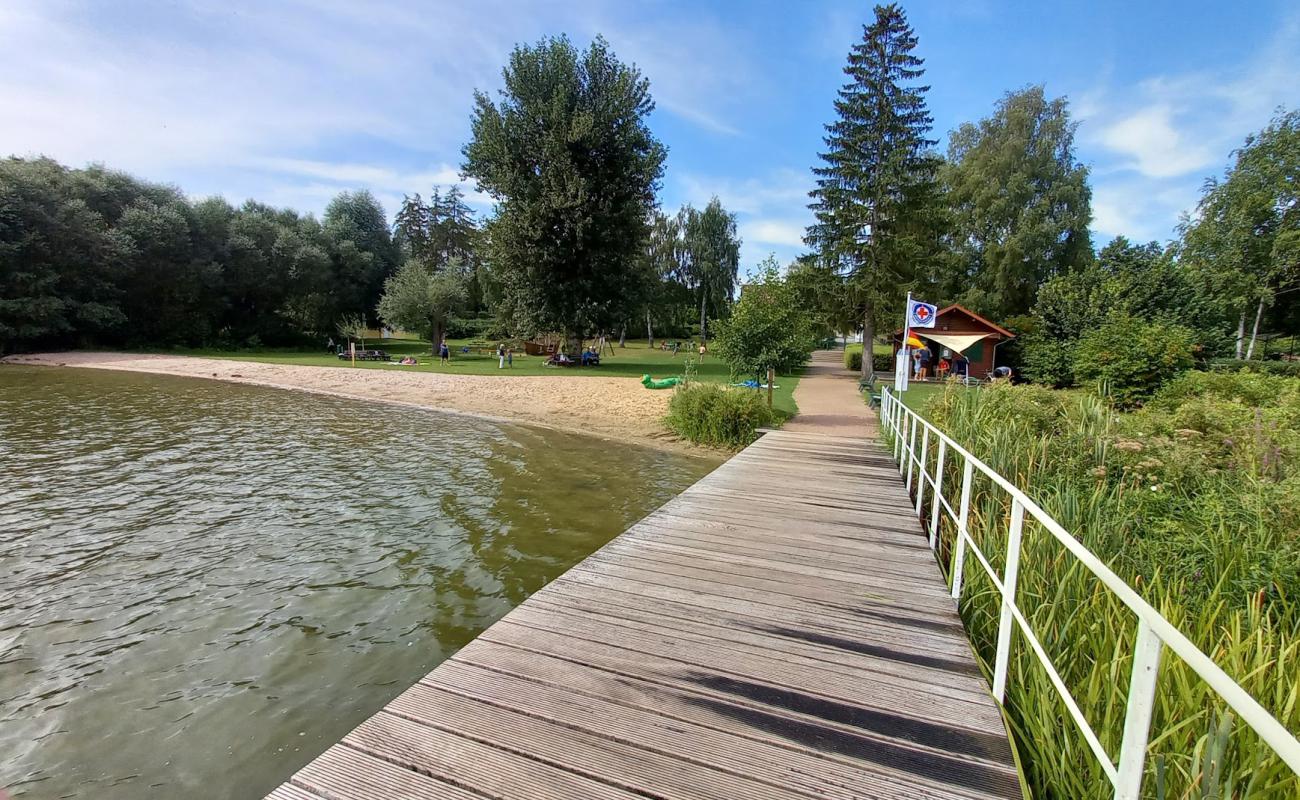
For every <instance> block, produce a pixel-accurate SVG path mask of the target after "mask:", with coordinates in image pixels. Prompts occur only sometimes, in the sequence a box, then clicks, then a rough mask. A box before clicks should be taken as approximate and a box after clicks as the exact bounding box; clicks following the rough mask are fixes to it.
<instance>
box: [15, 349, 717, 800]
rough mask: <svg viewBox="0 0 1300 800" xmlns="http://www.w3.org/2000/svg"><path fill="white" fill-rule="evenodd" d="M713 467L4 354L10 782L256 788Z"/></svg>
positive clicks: (251, 792) (237, 794) (501, 428)
mask: <svg viewBox="0 0 1300 800" xmlns="http://www.w3.org/2000/svg"><path fill="white" fill-rule="evenodd" d="M712 466H713V464H712V463H711V462H707V461H700V460H696V459H690V458H686V457H683V456H677V455H673V454H667V453H663V452H658V451H654V450H649V449H642V448H637V447H631V446H628V445H623V444H612V443H609V442H603V441H599V440H596V439H589V438H586V437H581V436H573V435H567V434H562V433H552V432H546V431H539V430H535V429H529V428H525V427H519V426H511V425H500V424H495V423H491V422H485V421H480V420H476V419H472V418H467V417H459V416H451V415H444V414H437V413H434V412H420V411H413V410H410V409H405V408H399V407H394V406H385V405H382V404H365V403H358V402H353V401H347V400H341V399H334V398H329V397H323V396H318V395H310V394H305V393H295V392H285V391H279V390H274V389H260V388H255V387H247V386H236V385H230V384H222V383H218V382H215V381H212V382H209V381H202V380H192V379H184V378H168V377H156V376H146V375H132V374H126V373H112V372H102V371H95V370H76V369H52V368H39V367H16V366H0V786H7V787H9V791H10V793H11V794H12V795H14V796H15V797H23V798H47V797H48V798H55V797H60V798H61V797H76V798H96V800H104V799H112V798H142V797H145V798H147V797H158V798H164V797H165V798H173V797H186V798H249V797H261V796H262V794H264V793H265V792H267V791H270V790H271V789H272V788H274V787H275V786H276V785H277V784H278V783H280V782H281V781H282V780H284V779H285V778H287V777H288V776H289V775H290V774H291V773H292V772H293V771H294V770H296V769H297V768H298V767H300V766H302V765H303V764H305V763H306V762H307V761H309V760H310V759H311V758H312V757H313V756H315V755H316V754H318V753H319V752H321V751H322V750H324V749H325V748H326V747H327V746H329V745H330V744H332V743H333V742H334V741H336V740H337V739H339V738H341V737H342V736H343V735H344V734H345V733H346V732H347V731H348V730H350V729H351V728H352V727H354V726H355V725H356V724H357V723H359V722H360V721H361V720H363V719H364V718H366V717H367V716H369V715H370V714H372V713H374V712H375V711H376V710H378V709H379V708H380V707H381V706H382V705H383V704H384V703H385V702H387V701H388V700H389V699H390V698H392V697H393V696H395V695H396V694H397V693H399V692H400V691H402V690H403V689H405V688H406V687H407V686H409V685H410V684H411V683H413V682H414V681H415V680H417V679H418V678H419V677H420V676H421V675H423V674H424V673H426V672H428V671H429V670H430V669H432V668H433V667H434V666H435V665H437V664H438V663H439V662H440V661H442V660H443V659H444V658H446V657H447V656H449V655H450V654H451V653H453V652H454V651H455V650H456V649H457V648H458V647H460V646H462V645H464V644H465V643H466V642H468V641H469V640H470V639H472V638H473V637H474V636H475V635H476V634H477V633H478V632H479V631H481V630H482V629H483V628H485V627H487V626H488V625H489V624H491V623H492V622H493V621H495V620H496V619H498V618H499V617H500V616H502V615H503V614H505V613H506V612H507V611H508V610H510V609H511V608H513V607H514V606H515V605H517V604H518V603H519V602H520V601H522V600H523V599H524V598H526V597H527V596H528V595H529V594H530V593H531V592H533V591H535V590H537V589H539V588H540V587H542V586H543V585H545V584H546V583H547V581H549V580H551V579H552V578H554V577H556V576H557V575H559V574H560V573H561V572H563V571H564V570H565V569H567V568H568V567H569V566H571V565H573V564H574V563H576V562H578V561H579V560H581V559H582V558H584V557H585V556H587V555H588V554H589V553H591V552H592V551H593V550H595V549H596V548H597V547H599V546H600V545H602V544H604V543H605V542H606V541H608V540H609V539H610V538H612V537H613V536H615V535H617V534H618V533H620V532H622V531H623V530H624V529H625V528H626V527H627V526H628V525H630V524H631V523H632V522H634V521H635V520H637V519H639V518H640V517H642V516H644V515H645V514H647V513H648V512H650V511H651V510H653V509H654V508H656V507H657V506H659V505H660V504H662V503H663V502H664V501H665V500H667V499H668V498H670V497H672V496H673V495H674V494H676V493H677V492H679V491H681V490H682V489H683V488H685V487H686V486H688V485H689V484H691V483H693V482H694V481H695V480H697V479H699V478H700V477H701V476H702V475H703V474H704V473H706V472H707V471H708V470H709V469H710V468H711V467H712Z"/></svg>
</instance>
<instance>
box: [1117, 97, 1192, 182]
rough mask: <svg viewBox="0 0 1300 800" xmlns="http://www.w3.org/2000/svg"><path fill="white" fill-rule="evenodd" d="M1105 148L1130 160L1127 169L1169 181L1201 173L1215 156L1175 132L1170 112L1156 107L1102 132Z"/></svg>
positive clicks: (1125, 118) (1127, 118) (1129, 117)
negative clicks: (1190, 173)
mask: <svg viewBox="0 0 1300 800" xmlns="http://www.w3.org/2000/svg"><path fill="white" fill-rule="evenodd" d="M1101 142H1102V144H1104V145H1105V146H1106V147H1108V148H1110V149H1111V150H1113V151H1115V152H1116V153H1119V154H1120V155H1122V156H1127V157H1128V158H1129V159H1131V160H1130V161H1129V163H1128V165H1127V166H1129V167H1130V168H1132V169H1136V170H1137V171H1138V172H1140V173H1142V174H1143V175H1147V176H1150V177H1153V178H1172V177H1175V176H1177V175H1185V174H1187V173H1189V172H1195V171H1197V170H1202V169H1204V168H1205V167H1207V166H1209V165H1210V164H1212V163H1214V161H1215V157H1216V154H1215V153H1214V151H1213V150H1211V149H1210V148H1209V147H1208V146H1206V145H1205V144H1203V143H1198V142H1196V141H1192V137H1190V136H1188V135H1185V134H1183V133H1181V132H1179V131H1178V130H1177V129H1175V127H1174V124H1173V112H1172V111H1171V110H1170V109H1169V108H1168V107H1164V106H1155V107H1152V108H1146V109H1143V110H1141V111H1138V112H1136V113H1134V114H1130V115H1128V116H1126V117H1123V118H1122V119H1120V120H1119V121H1117V122H1114V123H1112V124H1110V125H1108V126H1106V127H1105V128H1103V129H1102V131H1101Z"/></svg>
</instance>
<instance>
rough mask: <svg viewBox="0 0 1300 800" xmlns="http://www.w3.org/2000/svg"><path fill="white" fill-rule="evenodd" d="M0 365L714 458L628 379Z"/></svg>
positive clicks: (121, 362)
mask: <svg viewBox="0 0 1300 800" xmlns="http://www.w3.org/2000/svg"><path fill="white" fill-rule="evenodd" d="M5 362H6V363H10V364H35V365H41V366H53V367H81V368H88V369H110V370H123V371H127V372H148V373H154V374H159V375H179V376H184V377H192V378H208V379H215V380H223V381H230V382H233V383H247V384H253V385H257V386H272V387H276V388H280V389H295V390H299V391H308V392H318V393H321V394H330V395H335V396H338V397H347V398H351V399H355V400H379V401H383V402H390V403H400V404H404V405H409V406H413V407H418V408H427V409H432V410H435V411H446V412H452V413H462V414H473V415H475V416H480V417H486V418H489V419H494V420H498V421H505V422H521V423H525V424H528V425H538V426H542V427H547V428H554V429H558V430H565V431H571V432H575V433H584V434H589V435H594V436H600V437H603V438H607V439H616V440H620V441H628V442H633V443H636V444H642V445H649V446H652V447H660V448H666V449H671V450H676V451H679V452H684V453H688V454H692V455H700V456H708V457H712V458H717V457H718V456H717V454H716V453H713V452H712V451H710V450H706V449H703V448H700V447H697V446H695V445H692V444H690V443H689V442H685V441H683V440H681V439H679V438H678V437H676V436H675V435H674V434H672V433H671V432H670V431H669V430H668V429H667V428H665V427H664V425H663V423H662V421H661V420H662V419H663V416H664V414H665V413H667V409H668V398H669V397H670V395H671V393H670V392H652V391H648V390H646V389H645V387H643V386H641V384H640V383H638V382H637V381H636V380H633V379H630V378H600V377H586V376H568V375H554V376H549V375H548V376H545V377H537V376H520V377H496V376H484V375H446V374H440V373H428V372H402V371H400V367H393V369H392V371H391V372H385V371H382V370H377V369H364V370H363V369H348V368H346V367H310V366H298V365H290V364H266V363H259V362H255V361H233V360H228V359H216V358H195V357H191V356H167V355H141V354H132V353H96V352H66V353H29V354H23V355H16V356H10V357H8V358H6V359H5Z"/></svg>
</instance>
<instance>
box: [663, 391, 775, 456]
mask: <svg viewBox="0 0 1300 800" xmlns="http://www.w3.org/2000/svg"><path fill="white" fill-rule="evenodd" d="M666 422H667V423H668V427H669V428H671V429H672V430H673V431H675V432H676V433H677V434H678V435H679V436H682V437H683V438H685V439H689V440H690V441H692V442H695V443H696V444H704V445H709V446H711V447H726V448H730V449H733V450H738V449H740V448H742V447H744V446H745V445H747V444H749V443H750V442H752V441H754V439H755V431H756V430H757V429H758V428H762V427H765V426H767V425H771V424H772V410H771V409H769V408H768V407H767V404H766V403H765V402H764V401H763V398H762V397H761V394H760V393H759V392H755V391H753V390H750V389H732V388H728V387H726V386H720V385H718V384H716V383H691V384H688V385H686V386H681V387H678V388H677V389H676V390H674V392H673V397H672V400H670V401H669V403H668V418H667V420H666Z"/></svg>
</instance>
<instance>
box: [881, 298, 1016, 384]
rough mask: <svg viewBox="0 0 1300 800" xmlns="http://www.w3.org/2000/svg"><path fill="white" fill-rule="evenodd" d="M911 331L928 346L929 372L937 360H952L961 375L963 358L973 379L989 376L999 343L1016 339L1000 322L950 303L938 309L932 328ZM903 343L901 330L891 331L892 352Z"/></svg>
mask: <svg viewBox="0 0 1300 800" xmlns="http://www.w3.org/2000/svg"><path fill="white" fill-rule="evenodd" d="M912 334H913V335H915V336H916V337H917V338H919V339H920V340H921V341H923V342H925V344H926V346H927V347H929V349H930V375H931V377H933V376H934V375H935V366H936V365H937V364H938V363H939V360H940V359H947V360H948V361H949V362H950V363H954V364H955V365H956V366H955V367H954V374H960V370H959V367H960V366H961V363H962V362H963V360H964V361H965V366H966V368H967V373H966V374H968V375H969V376H970V377H972V378H979V379H985V378H988V377H989V376H990V375H991V374H992V372H993V368H994V367H996V366H997V349H998V345H1000V344H1003V343H1005V342H1008V341H1010V340H1012V339H1014V338H1016V336H1015V334H1014V333H1012V332H1011V331H1009V330H1007V329H1006V328H1003V327H1002V326H1000V325H997V324H995V323H992V322H989V321H988V320H986V319H984V318H983V317H981V316H980V315H979V314H976V313H975V312H974V311H971V310H970V309H967V308H962V307H961V306H959V305H956V304H953V305H950V306H948V307H947V308H945V309H943V310H941V311H940V312H939V313H938V315H937V316H936V318H935V323H934V327H933V328H913V329H912ZM902 346H903V330H902V329H901V328H900V329H898V330H897V331H894V354H895V355H897V354H898V350H899V348H901V347H902Z"/></svg>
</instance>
